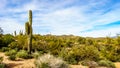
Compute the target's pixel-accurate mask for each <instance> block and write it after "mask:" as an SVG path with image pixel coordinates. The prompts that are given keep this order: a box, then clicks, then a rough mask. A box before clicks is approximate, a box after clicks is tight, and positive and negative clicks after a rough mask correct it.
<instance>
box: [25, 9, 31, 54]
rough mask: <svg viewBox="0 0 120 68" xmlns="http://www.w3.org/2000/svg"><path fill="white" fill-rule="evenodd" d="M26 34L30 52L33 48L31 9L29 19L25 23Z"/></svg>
mask: <svg viewBox="0 0 120 68" xmlns="http://www.w3.org/2000/svg"><path fill="white" fill-rule="evenodd" d="M25 30H26V32H25V34H26V35H27V36H28V53H29V54H31V50H32V11H31V10H29V21H28V22H26V23H25Z"/></svg>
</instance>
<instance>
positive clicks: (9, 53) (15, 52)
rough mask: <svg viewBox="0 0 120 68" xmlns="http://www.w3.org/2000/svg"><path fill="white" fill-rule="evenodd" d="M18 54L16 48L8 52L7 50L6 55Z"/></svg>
mask: <svg viewBox="0 0 120 68" xmlns="http://www.w3.org/2000/svg"><path fill="white" fill-rule="evenodd" d="M16 54H17V51H16V50H14V49H12V50H9V51H8V52H5V55H7V56H11V55H16Z"/></svg>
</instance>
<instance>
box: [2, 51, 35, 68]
mask: <svg viewBox="0 0 120 68" xmlns="http://www.w3.org/2000/svg"><path fill="white" fill-rule="evenodd" d="M0 56H2V57H4V59H3V62H4V63H5V64H7V68H35V66H34V59H28V60H17V61H10V60H8V57H7V56H5V54H4V53H1V52H0Z"/></svg>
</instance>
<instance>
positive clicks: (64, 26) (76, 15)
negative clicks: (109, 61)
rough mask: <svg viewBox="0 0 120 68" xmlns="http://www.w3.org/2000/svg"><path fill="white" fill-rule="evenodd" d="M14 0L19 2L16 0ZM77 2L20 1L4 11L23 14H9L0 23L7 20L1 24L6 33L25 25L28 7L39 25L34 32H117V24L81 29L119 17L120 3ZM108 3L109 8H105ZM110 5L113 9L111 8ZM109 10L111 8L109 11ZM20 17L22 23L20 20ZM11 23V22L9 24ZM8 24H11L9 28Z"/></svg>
mask: <svg viewBox="0 0 120 68" xmlns="http://www.w3.org/2000/svg"><path fill="white" fill-rule="evenodd" d="M13 2H14V3H16V2H15V1H14V0H13ZM76 2H79V0H59V2H58V1H57V0H54V1H52V2H51V1H49V0H45V1H44V0H32V1H30V2H26V3H24V4H23V5H18V7H14V8H6V11H5V12H2V13H3V14H6V13H7V12H12V13H16V12H19V13H20V14H16V15H12V16H15V17H16V18H12V16H9V15H8V17H7V18H8V19H3V20H2V21H1V20H0V23H3V22H6V23H4V24H2V25H0V26H2V27H3V28H4V29H5V30H4V31H5V33H9V32H13V31H14V30H20V29H24V24H23V23H24V21H27V19H28V18H27V16H28V13H27V11H28V10H29V9H32V10H33V16H34V18H33V28H34V29H37V30H34V31H35V33H38V32H39V31H42V30H46V31H47V30H48V32H46V33H49V32H51V33H52V34H57V35H58V34H59V35H60V34H74V35H82V36H94V37H96V36H106V35H108V34H109V33H110V32H111V33H112V35H115V34H116V32H119V30H118V29H117V28H108V29H107V30H103V29H101V30H93V31H91V32H85V33H81V32H82V31H86V30H89V29H92V28H94V26H96V25H105V24H109V23H111V22H115V21H119V20H120V14H119V12H120V9H119V6H120V5H119V4H120V3H117V4H116V5H110V6H109V5H108V4H109V3H110V1H108V0H101V1H96V0H89V1H88V0H84V1H80V4H75V3H76ZM6 3H7V2H6ZM0 6H1V5H0ZM4 6H6V5H4ZM66 6H68V7H66ZM106 6H107V7H108V8H104V7H106ZM108 9H111V11H109V10H108ZM106 10H108V11H107V12H106ZM2 11H4V10H2ZM36 11H37V12H36ZM0 12H1V11H0ZM105 12H106V13H105ZM17 16H19V17H17ZM21 21H22V22H23V23H21ZM8 24H12V25H9V26H8ZM6 26H8V27H7V28H6ZM17 26H18V28H17ZM41 28H43V29H41ZM114 29H116V30H114ZM39 33H41V32H39ZM101 33H102V34H101Z"/></svg>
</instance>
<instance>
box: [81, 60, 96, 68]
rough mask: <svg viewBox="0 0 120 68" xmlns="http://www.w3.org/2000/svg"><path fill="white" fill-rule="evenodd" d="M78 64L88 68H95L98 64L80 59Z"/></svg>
mask: <svg viewBox="0 0 120 68" xmlns="http://www.w3.org/2000/svg"><path fill="white" fill-rule="evenodd" d="M80 64H82V65H83V66H89V68H96V67H97V66H98V63H97V62H95V61H90V60H84V61H81V62H80Z"/></svg>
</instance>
